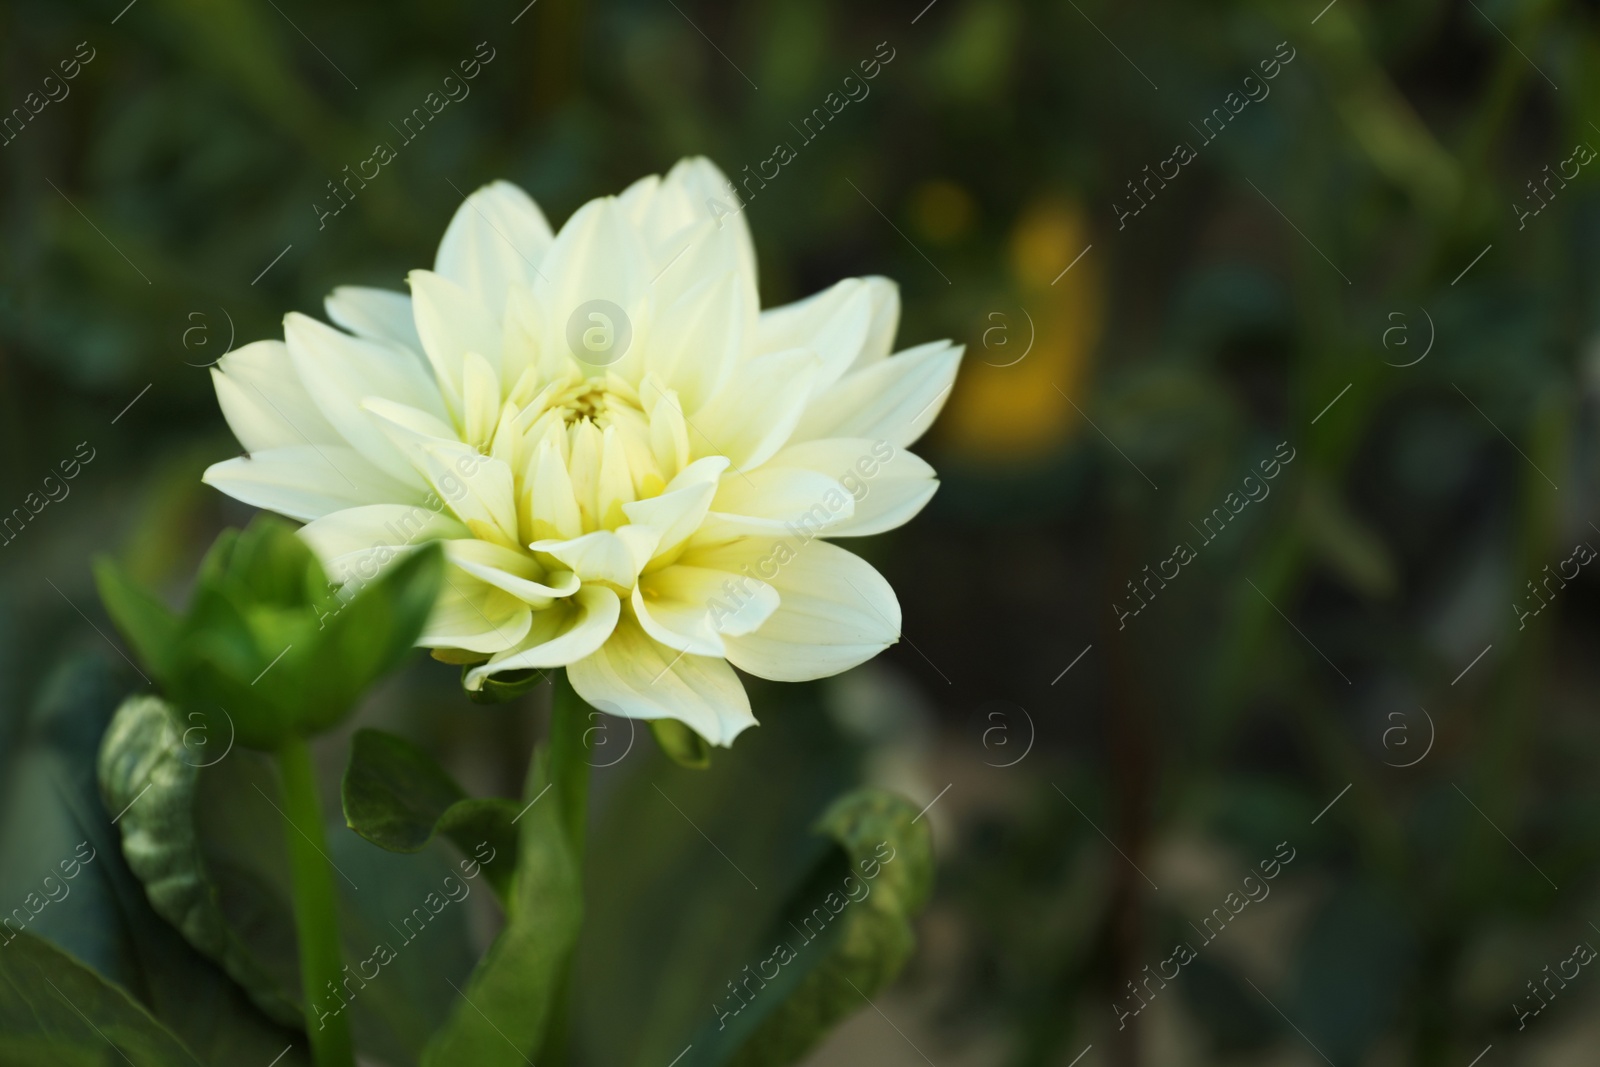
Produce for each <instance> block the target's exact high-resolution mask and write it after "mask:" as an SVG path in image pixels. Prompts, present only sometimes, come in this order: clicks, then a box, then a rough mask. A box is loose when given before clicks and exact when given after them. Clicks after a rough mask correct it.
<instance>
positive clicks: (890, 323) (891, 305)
mask: <svg viewBox="0 0 1600 1067" xmlns="http://www.w3.org/2000/svg"><path fill="white" fill-rule="evenodd" d="M861 280H862V281H863V282H866V283H867V288H868V291H869V293H870V295H871V298H872V325H871V327H869V328H868V330H867V339H866V340H865V341H863V342H862V344H861V355H860V356H858V357H856V361H855V364H854V365H853V366H851V367H850V370H858V369H860V368H862V367H867V366H871V365H872V364H874V363H877V362H880V361H881V360H885V359H888V358H889V353H890V352H892V351H893V350H894V335H895V333H896V332H897V331H898V330H899V329H900V287H899V286H898V285H896V284H895V283H894V282H893V281H891V280H889V279H888V278H884V277H882V276H880V275H876V274H872V275H868V276H867V277H865V278H862V279H861Z"/></svg>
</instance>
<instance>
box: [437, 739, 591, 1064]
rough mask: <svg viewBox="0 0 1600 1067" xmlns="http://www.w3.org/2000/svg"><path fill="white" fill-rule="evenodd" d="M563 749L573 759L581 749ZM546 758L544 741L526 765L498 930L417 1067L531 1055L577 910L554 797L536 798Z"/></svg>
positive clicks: (572, 862)
mask: <svg viewBox="0 0 1600 1067" xmlns="http://www.w3.org/2000/svg"><path fill="white" fill-rule="evenodd" d="M567 755H569V756H571V757H572V758H577V759H581V758H582V750H581V749H577V750H575V751H574V752H572V753H568V754H567ZM550 760H551V752H550V749H549V747H548V746H546V747H545V748H542V749H541V750H540V751H539V752H538V753H537V754H536V755H535V756H534V759H533V764H532V766H531V767H530V769H529V775H528V784H527V787H526V797H525V802H526V803H527V805H528V806H527V808H526V809H525V810H524V813H523V816H522V818H521V821H520V824H519V829H520V835H521V836H520V838H519V841H518V862H517V868H516V881H515V885H514V887H513V889H512V893H511V899H510V904H509V907H508V909H507V910H508V914H507V917H506V926H505V929H504V930H502V931H501V933H500V936H499V937H497V938H496V939H495V942H494V944H493V945H491V946H490V947H489V951H488V953H487V954H485V956H484V958H483V959H482V960H481V961H480V962H479V964H478V966H477V969H476V970H475V971H474V972H473V975H472V981H471V982H470V983H469V984H468V986H467V988H466V989H465V990H464V991H462V995H460V996H457V997H455V998H454V1000H453V1011H452V1013H451V1016H450V1021H449V1022H448V1023H446V1024H445V1026H444V1027H443V1028H441V1029H440V1030H439V1031H438V1032H437V1033H435V1034H434V1035H433V1038H432V1040H430V1041H429V1042H428V1047H427V1048H426V1049H425V1050H424V1052H423V1056H422V1063H423V1067H454V1065H456V1064H463V1063H470V1064H472V1065H473V1067H524V1065H525V1064H527V1063H531V1062H533V1057H534V1056H536V1055H538V1054H539V1049H540V1047H541V1045H542V1043H543V1041H544V1037H545V1031H546V1028H547V1027H548V1026H549V1023H550V1015H551V1004H552V1002H553V1001H554V999H555V995H556V991H557V989H558V987H559V985H560V982H561V978H562V975H563V973H564V971H565V968H566V964H567V960H568V958H569V956H570V955H571V952H572V948H573V945H574V944H575V943H576V942H577V938H578V926H579V924H580V922H581V920H582V915H583V899H582V895H581V893H580V890H579V883H578V863H577V859H576V857H575V856H574V855H573V851H572V847H571V844H570V843H569V840H568V838H567V835H566V830H565V828H564V824H563V820H562V815H563V813H562V810H561V803H560V800H559V798H558V797H557V796H551V797H545V798H544V802H543V803H537V801H538V800H539V799H540V797H541V796H542V795H543V793H544V791H545V789H546V787H547V786H549V785H550V784H551V782H552V779H551V776H550Z"/></svg>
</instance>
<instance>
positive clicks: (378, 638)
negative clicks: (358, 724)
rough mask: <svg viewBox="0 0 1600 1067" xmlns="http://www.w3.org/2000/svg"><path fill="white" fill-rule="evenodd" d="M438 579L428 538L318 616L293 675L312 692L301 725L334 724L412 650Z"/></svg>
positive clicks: (439, 563) (436, 556) (438, 563)
mask: <svg viewBox="0 0 1600 1067" xmlns="http://www.w3.org/2000/svg"><path fill="white" fill-rule="evenodd" d="M443 580H444V550H443V549H442V548H441V547H440V546H439V544H438V543H437V542H433V543H430V544H427V545H424V546H422V547H421V548H419V549H417V550H415V551H413V552H408V553H407V554H406V555H405V556H404V558H402V559H399V560H397V561H395V562H394V563H392V564H391V565H389V566H387V567H385V568H384V569H383V570H382V572H381V573H380V574H379V575H378V577H377V578H375V579H373V580H372V581H370V582H368V583H367V584H366V585H365V586H364V587H363V588H362V589H361V591H360V592H358V593H357V594H356V595H355V598H354V599H352V600H350V601H349V602H348V603H346V604H345V605H344V606H343V607H342V608H340V609H339V610H338V612H337V613H335V614H333V615H332V616H329V617H325V618H321V619H319V620H318V627H319V629H318V630H317V631H316V632H315V633H314V636H313V637H312V644H311V649H310V654H309V655H308V656H307V657H306V659H305V660H304V663H303V666H302V667H301V668H300V670H298V671H297V672H296V673H295V675H294V677H295V678H297V679H299V680H300V681H301V682H302V684H304V685H305V686H306V687H307V689H308V690H309V691H310V692H311V693H314V694H315V696H312V697H310V698H309V701H308V702H309V704H310V705H311V706H310V708H309V709H308V710H307V712H305V713H304V714H303V717H302V719H301V722H300V726H301V729H302V730H305V731H310V732H320V731H322V730H326V729H328V728H329V727H331V726H332V725H334V723H336V722H337V721H338V720H339V719H340V718H342V717H343V716H344V715H346V714H348V713H349V711H350V709H351V708H352V707H354V706H355V703H356V701H357V700H359V699H360V697H361V694H362V693H364V692H365V691H366V690H367V688H368V687H370V686H371V685H372V683H373V682H375V681H377V680H378V679H379V678H381V677H382V676H383V675H385V674H388V673H389V672H390V671H392V670H394V669H395V668H396V667H398V666H399V665H400V664H401V663H402V662H403V661H404V660H405V659H406V657H407V656H409V655H410V654H411V650H412V649H413V648H414V647H415V645H416V643H417V638H418V637H419V636H421V634H422V628H423V627H424V626H425V625H427V622H428V615H429V613H430V612H432V611H433V602H434V599H435V597H436V596H437V595H438V592H439V586H440V584H441V583H442V582H443Z"/></svg>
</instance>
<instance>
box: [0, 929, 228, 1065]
mask: <svg viewBox="0 0 1600 1067" xmlns="http://www.w3.org/2000/svg"><path fill="white" fill-rule="evenodd" d="M113 1051H114V1052H115V1053H117V1055H116V1056H113V1055H111V1053H112V1052H113ZM122 1060H126V1061H127V1062H129V1063H132V1064H134V1065H135V1067H169V1065H184V1067H187V1065H193V1067H201V1061H200V1060H199V1059H197V1058H196V1057H195V1055H194V1053H192V1052H190V1051H189V1050H188V1049H187V1048H185V1047H184V1045H183V1042H182V1041H180V1040H178V1037H177V1035H175V1034H173V1033H172V1031H170V1030H168V1029H167V1028H166V1027H165V1026H162V1025H161V1023H159V1022H158V1021H157V1020H156V1019H155V1017H154V1016H152V1015H151V1014H150V1013H149V1012H148V1011H146V1010H145V1009H144V1008H143V1007H141V1006H140V1005H139V1003H138V1002H137V1001H135V1000H134V999H133V998H132V997H130V996H128V994H127V993H126V992H124V991H123V990H121V989H119V988H118V987H116V986H115V985H112V984H111V983H110V982H108V981H106V980H105V979H104V978H102V977H100V975H99V974H97V973H95V972H94V971H93V970H92V969H90V968H89V967H87V966H85V965H84V964H83V963H81V962H79V961H78V960H76V959H74V958H73V957H72V956H70V955H68V954H67V953H66V952H65V951H64V950H62V949H60V948H57V947H56V946H55V945H52V944H51V943H50V942H48V941H46V940H45V939H44V938H42V937H38V936H36V935H34V934H31V933H28V932H27V931H23V932H22V933H21V934H19V935H13V937H12V939H11V940H9V941H7V942H5V945H4V948H3V949H0V1063H5V1064H39V1063H50V1064H69V1065H82V1067H98V1065H101V1064H108V1063H117V1062H121V1061H122Z"/></svg>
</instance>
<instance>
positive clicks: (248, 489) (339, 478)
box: [200, 445, 422, 522]
mask: <svg viewBox="0 0 1600 1067" xmlns="http://www.w3.org/2000/svg"><path fill="white" fill-rule="evenodd" d="M200 480H201V481H203V482H205V483H206V484H207V485H210V486H213V487H215V488H217V489H220V490H221V491H222V492H224V493H227V494H228V495H229V496H231V497H233V498H234V499H235V500H240V501H243V502H244V503H246V504H249V505H250V506H252V507H257V508H265V509H266V510H268V511H276V512H277V513H278V514H280V515H287V516H288V517H289V518H291V519H298V520H300V521H301V522H310V521H311V520H312V519H319V518H321V517H322V516H324V515H327V514H330V513H331V512H335V511H342V510H344V509H345V508H351V507H356V506H359V505H362V504H376V503H392V502H394V501H396V500H410V501H413V502H420V501H421V500H422V494H421V493H420V492H418V491H417V490H415V489H413V488H411V487H410V486H407V485H403V484H402V483H400V482H397V481H395V480H394V479H393V478H390V477H389V476H388V475H387V474H386V473H384V472H383V471H381V470H379V469H378V468H377V467H374V466H373V465H372V464H371V463H368V462H367V461H366V460H365V459H363V458H362V457H361V454H360V453H358V452H356V451H355V450H354V449H352V448H350V447H348V446H343V445H287V446H284V447H282V448H268V449H264V450H262V451H260V452H253V453H251V454H250V455H248V456H239V457H237V458H235V459H229V460H224V461H222V462H221V463H213V464H212V465H211V466H210V467H207V468H206V472H205V474H203V475H201V479H200Z"/></svg>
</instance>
